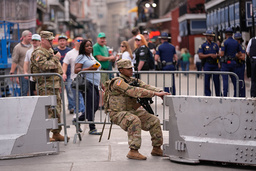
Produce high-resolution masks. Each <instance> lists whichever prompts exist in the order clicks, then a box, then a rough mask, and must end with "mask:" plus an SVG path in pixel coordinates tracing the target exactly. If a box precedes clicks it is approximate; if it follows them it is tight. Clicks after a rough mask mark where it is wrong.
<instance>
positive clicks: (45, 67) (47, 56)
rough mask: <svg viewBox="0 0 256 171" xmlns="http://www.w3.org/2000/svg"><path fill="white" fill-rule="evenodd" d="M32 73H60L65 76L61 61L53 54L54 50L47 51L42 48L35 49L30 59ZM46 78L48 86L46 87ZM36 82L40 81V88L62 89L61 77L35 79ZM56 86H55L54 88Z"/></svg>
mask: <svg viewBox="0 0 256 171" xmlns="http://www.w3.org/2000/svg"><path fill="white" fill-rule="evenodd" d="M30 63H31V65H30V68H31V73H58V74H60V75H62V74H63V71H62V67H61V64H60V60H59V58H58V57H56V56H55V55H54V54H53V50H52V49H50V50H47V49H45V48H42V47H38V48H37V49H35V50H34V51H33V53H32V55H31V59H30ZM45 78H46V85H45ZM33 79H34V80H35V81H37V79H38V84H39V88H40V87H45V86H46V87H47V88H60V77H58V76H49V77H43V76H41V77H34V78H33ZM53 85H54V86H53Z"/></svg>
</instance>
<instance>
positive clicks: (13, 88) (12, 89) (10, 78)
mask: <svg viewBox="0 0 256 171" xmlns="http://www.w3.org/2000/svg"><path fill="white" fill-rule="evenodd" d="M31 76H33V77H35V78H36V79H35V84H36V86H37V85H38V79H39V78H38V77H39V76H40V77H43V78H44V82H45V84H46V79H47V77H49V76H57V77H59V78H60V80H61V89H60V91H61V92H60V95H61V102H62V121H61V123H59V124H58V125H59V126H63V128H64V137H65V141H64V144H65V145H67V143H68V136H67V127H68V126H67V124H66V109H65V99H64V93H63V92H64V81H63V79H62V76H61V75H59V74H57V73H39V74H17V75H0V97H5V98H8V97H15V96H21V95H22V93H23V92H22V88H23V87H22V84H18V83H17V82H16V80H17V79H18V80H19V81H20V80H21V79H23V78H25V77H26V79H28V96H30V95H31V94H30V84H29V78H30V77H31ZM52 81H53V85H54V82H55V81H54V79H53V80H52ZM46 90H47V89H46V87H45V92H46ZM36 91H37V93H36V94H37V95H39V90H38V88H36ZM53 93H54V94H55V89H54V88H53ZM46 95H47V94H46ZM55 117H56V109H55Z"/></svg>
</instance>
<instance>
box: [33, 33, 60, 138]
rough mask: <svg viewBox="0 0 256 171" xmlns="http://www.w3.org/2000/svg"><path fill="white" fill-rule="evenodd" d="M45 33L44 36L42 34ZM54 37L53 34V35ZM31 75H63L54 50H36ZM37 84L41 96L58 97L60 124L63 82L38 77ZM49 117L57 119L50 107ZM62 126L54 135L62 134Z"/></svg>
mask: <svg viewBox="0 0 256 171" xmlns="http://www.w3.org/2000/svg"><path fill="white" fill-rule="evenodd" d="M42 32H43V34H42ZM42 32H41V33H40V35H41V37H42V38H47V37H44V34H46V36H47V35H48V34H50V33H51V32H47V31H42ZM51 36H52V33H51ZM51 36H49V35H48V40H51V38H52V37H51ZM30 67H31V73H58V74H60V75H62V74H63V72H62V67H61V64H60V61H59V58H58V57H56V56H55V55H54V53H53V50H52V49H49V50H47V49H45V48H42V47H38V48H37V49H35V50H34V51H33V53H32V56H31V66H30ZM33 79H34V80H35V81H36V82H38V85H37V88H38V91H39V95H41V96H44V95H56V98H57V106H56V117H57V118H58V122H59V123H60V113H61V97H60V88H61V80H60V77H58V76H47V77H44V76H40V77H39V76H38V77H34V78H33ZM48 116H49V118H55V112H54V110H53V109H52V108H51V107H49V108H48ZM60 131H61V126H59V128H58V129H55V130H52V132H53V133H60Z"/></svg>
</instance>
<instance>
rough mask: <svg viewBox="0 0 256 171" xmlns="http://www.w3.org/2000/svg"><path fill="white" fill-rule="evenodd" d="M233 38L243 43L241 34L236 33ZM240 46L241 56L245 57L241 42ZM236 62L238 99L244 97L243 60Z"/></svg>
mask: <svg viewBox="0 0 256 171" xmlns="http://www.w3.org/2000/svg"><path fill="white" fill-rule="evenodd" d="M234 38H235V39H240V40H241V41H243V39H242V35H241V33H236V34H235V35H234ZM240 46H241V49H242V51H241V52H242V54H244V55H245V47H244V46H243V45H242V42H241V44H240ZM236 62H237V67H236V73H237V76H238V78H239V95H238V97H245V82H244V72H245V60H242V59H237V60H236ZM240 80H242V81H240Z"/></svg>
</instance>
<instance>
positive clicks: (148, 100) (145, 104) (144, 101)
mask: <svg viewBox="0 0 256 171" xmlns="http://www.w3.org/2000/svg"><path fill="white" fill-rule="evenodd" d="M137 76H138V72H137ZM130 85H131V86H135V87H139V86H140V85H139V83H138V77H137V80H136V81H134V82H132V83H131V84H130ZM137 101H138V103H140V104H141V106H142V107H143V108H144V109H145V110H146V111H147V112H148V113H150V114H152V115H154V111H153V109H152V108H151V106H150V104H152V103H153V100H152V98H137Z"/></svg>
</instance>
